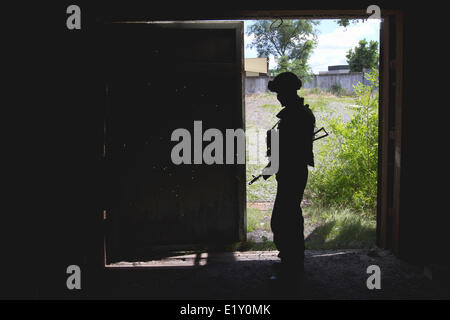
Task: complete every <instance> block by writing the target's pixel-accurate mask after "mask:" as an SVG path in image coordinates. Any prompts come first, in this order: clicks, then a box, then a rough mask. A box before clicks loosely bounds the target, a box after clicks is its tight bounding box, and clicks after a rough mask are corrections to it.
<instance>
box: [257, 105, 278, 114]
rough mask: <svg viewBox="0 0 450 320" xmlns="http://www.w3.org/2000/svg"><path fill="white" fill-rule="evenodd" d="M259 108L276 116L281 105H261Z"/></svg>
mask: <svg viewBox="0 0 450 320" xmlns="http://www.w3.org/2000/svg"><path fill="white" fill-rule="evenodd" d="M259 107H260V108H263V109H264V110H266V111H269V112H270V113H273V114H277V113H278V112H280V110H281V105H279V104H277V105H276V104H263V105H260V106H259Z"/></svg>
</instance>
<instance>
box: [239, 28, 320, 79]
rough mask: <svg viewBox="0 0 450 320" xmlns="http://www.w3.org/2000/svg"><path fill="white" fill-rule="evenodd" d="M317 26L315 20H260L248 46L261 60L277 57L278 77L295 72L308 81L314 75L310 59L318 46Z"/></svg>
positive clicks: (250, 29)
mask: <svg viewBox="0 0 450 320" xmlns="http://www.w3.org/2000/svg"><path fill="white" fill-rule="evenodd" d="M317 24H319V22H318V21H313V20H284V21H281V22H275V21H272V20H258V21H257V22H256V23H254V24H253V25H251V26H250V27H249V29H248V31H247V35H253V36H254V38H253V41H252V42H251V43H250V44H249V45H248V46H249V47H250V48H256V50H257V52H258V57H269V56H270V55H273V56H274V57H275V60H276V61H277V68H276V69H275V70H274V71H275V74H279V73H281V72H285V71H291V72H293V73H295V74H296V75H297V76H299V77H300V78H301V79H304V80H308V79H309V78H310V74H311V69H310V67H309V65H308V59H309V57H310V55H311V53H312V50H313V49H314V47H315V46H316V44H317V30H316V29H315V28H314V26H315V25H317Z"/></svg>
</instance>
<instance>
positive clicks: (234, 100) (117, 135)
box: [99, 22, 246, 264]
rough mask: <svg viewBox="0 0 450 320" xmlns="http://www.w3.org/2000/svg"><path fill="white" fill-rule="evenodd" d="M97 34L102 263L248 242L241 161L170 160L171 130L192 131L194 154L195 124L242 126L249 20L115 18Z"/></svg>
mask: <svg viewBox="0 0 450 320" xmlns="http://www.w3.org/2000/svg"><path fill="white" fill-rule="evenodd" d="M100 35H101V36H100V37H99V44H100V46H101V47H102V57H101V61H103V63H104V65H103V66H102V68H103V70H104V77H105V79H104V82H105V97H106V102H105V155H104V156H105V163H106V164H107V167H108V168H107V172H108V173H107V179H106V181H105V188H106V189H107V197H106V198H107V205H106V208H105V214H104V219H105V221H104V222H105V230H106V236H105V243H106V258H107V259H106V262H107V263H108V264H109V263H112V262H117V261H145V260H146V259H151V258H152V257H154V253H155V250H157V249H158V248H161V247H163V248H169V247H171V248H177V249H182V248H185V247H186V246H190V245H211V244H219V243H220V244H229V243H233V242H237V241H243V240H245V237H246V230H245V229H246V223H245V221H246V216H245V215H246V214H245V207H246V206H245V203H246V198H245V197H246V194H245V164H212V165H207V164H204V163H203V164H180V165H175V164H173V163H172V160H171V151H172V148H173V147H174V146H175V145H176V144H177V143H178V141H171V135H172V132H173V131H174V130H175V129H178V128H184V129H186V130H188V131H189V132H190V133H191V135H192V141H191V144H192V149H191V150H192V154H193V150H194V149H193V144H194V140H195V139H196V137H195V136H194V121H202V129H203V132H204V131H206V130H207V129H209V128H216V129H219V130H220V131H221V132H223V133H225V130H226V129H237V128H242V129H244V119H245V117H244V106H243V48H242V43H243V23H242V22H220V23H210V22H208V23H205V22H186V23H169V22H168V23H129V22H128V23H110V24H107V25H105V27H104V29H103V31H102V32H100ZM224 137H225V135H224ZM197 139H198V137H197ZM209 143H210V142H203V147H205V146H206V145H208V144H209ZM223 144H224V146H225V141H224V143H223ZM224 148H225V147H224ZM202 150H203V149H202ZM235 150H236V147H235ZM235 153H236V152H235ZM224 154H225V151H224ZM235 156H236V154H235ZM235 163H236V162H235Z"/></svg>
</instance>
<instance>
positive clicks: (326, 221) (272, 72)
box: [244, 17, 381, 250]
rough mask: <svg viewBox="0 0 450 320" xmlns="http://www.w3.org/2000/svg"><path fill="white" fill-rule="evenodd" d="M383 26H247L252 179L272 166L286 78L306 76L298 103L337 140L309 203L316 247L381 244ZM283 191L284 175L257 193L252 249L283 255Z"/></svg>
mask: <svg viewBox="0 0 450 320" xmlns="http://www.w3.org/2000/svg"><path fill="white" fill-rule="evenodd" d="M380 23H381V20H380V19H374V20H372V19H369V20H365V21H364V20H358V19H354V20H353V19H320V20H312V19H307V20H295V19H292V20H291V18H289V19H288V18H286V19H280V18H275V17H274V18H273V19H270V18H269V19H268V20H245V40H244V47H245V53H246V55H245V59H246V60H245V62H246V69H245V80H246V81H245V114H246V130H247V136H249V139H248V140H247V157H248V159H247V167H246V174H247V181H251V180H252V179H253V178H254V177H255V176H257V175H258V174H259V173H260V172H261V171H262V169H263V168H264V167H265V166H266V165H267V162H268V160H267V158H266V157H265V153H266V141H265V135H266V131H267V130H269V129H271V128H272V127H273V126H274V125H275V124H276V123H277V121H278V120H279V119H278V118H277V116H276V115H277V113H278V112H280V111H281V109H282V106H281V104H280V103H279V102H278V101H277V98H276V93H273V92H270V91H269V90H268V89H267V83H268V81H269V80H270V79H273V78H274V76H276V75H277V74H279V73H281V72H284V71H291V72H294V73H295V74H296V75H298V76H299V78H300V79H301V81H302V83H303V86H302V88H301V89H300V90H299V91H298V95H299V96H300V97H303V98H304V103H305V104H308V105H309V108H310V109H311V111H312V112H313V113H314V115H315V118H316V128H317V129H319V128H322V127H323V128H324V129H325V130H326V132H328V134H329V135H328V136H326V137H325V138H323V139H318V140H316V141H315V142H314V157H315V158H314V162H315V166H314V167H309V177H308V183H307V186H306V188H305V193H304V196H303V201H302V205H301V206H302V211H303V216H304V224H305V228H304V237H305V246H306V249H315V250H318V249H360V248H369V249H370V248H373V247H375V245H376V237H377V200H378V194H377V192H378V169H379V155H378V150H379V146H378V141H379V130H380V128H379V125H378V124H379V65H380V64H379V53H380V45H379V44H380ZM287 39H288V40H287ZM298 52H302V54H298ZM264 66H267V67H266V68H264ZM322 133H323V132H322ZM319 136H320V134H319ZM276 191H277V182H276V179H275V177H271V178H269V179H267V180H263V179H259V180H257V181H256V182H255V183H253V184H251V185H249V186H247V232H248V233H247V241H248V243H247V246H248V247H249V248H252V249H255V250H276V247H275V245H274V243H273V234H272V232H271V227H270V220H271V213H272V209H273V204H274V201H275V196H276Z"/></svg>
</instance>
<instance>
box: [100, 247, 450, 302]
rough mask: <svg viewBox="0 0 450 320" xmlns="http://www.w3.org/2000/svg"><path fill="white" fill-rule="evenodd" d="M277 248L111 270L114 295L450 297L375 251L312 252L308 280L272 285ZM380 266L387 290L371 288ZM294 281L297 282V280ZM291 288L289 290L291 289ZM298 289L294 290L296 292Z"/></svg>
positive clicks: (418, 271) (411, 268)
mask: <svg viewBox="0 0 450 320" xmlns="http://www.w3.org/2000/svg"><path fill="white" fill-rule="evenodd" d="M277 260H278V258H277V252H276V251H259V252H234V253H233V252H228V253H223V252H222V253H214V252H210V253H203V254H197V255H187V256H177V257H170V258H166V259H163V260H159V261H152V262H146V263H134V264H132V263H126V262H123V263H118V264H116V265H115V268H109V269H108V272H107V276H108V277H109V279H108V280H107V283H109V284H110V285H111V287H110V288H108V289H107V292H109V294H110V297H109V298H138V299H171V300H172V299H208V300H211V299H257V300H261V299H262V300H264V299H306V300H308V299H345V300H347V299H352V300H353V299H364V300H366V299H449V298H450V292H449V291H448V288H447V289H445V290H444V289H442V288H441V289H440V288H438V287H436V286H435V285H434V284H432V283H431V282H430V280H428V279H427V278H426V277H425V276H424V272H423V269H422V268H420V267H417V266H413V265H410V264H408V263H406V262H404V261H401V260H399V259H397V258H396V257H394V256H393V255H392V254H391V253H390V252H388V251H385V250H381V249H375V250H370V251H369V250H324V251H316V250H307V251H306V259H305V274H304V280H303V282H302V283H299V284H295V285H293V286H292V287H290V288H286V287H284V286H279V285H278V284H277V283H275V284H274V283H272V282H271V281H270V280H268V279H269V278H270V276H271V275H272V274H273V267H272V265H273V264H274V262H276V261H277ZM370 265H378V266H379V267H380V270H381V289H379V290H377V289H374V290H369V289H368V288H367V285H366V281H367V279H368V277H369V276H370V274H367V267H368V266H370ZM291 285H292V284H291ZM288 289H289V290H288ZM292 289H294V290H292ZM446 290H447V291H446Z"/></svg>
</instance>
